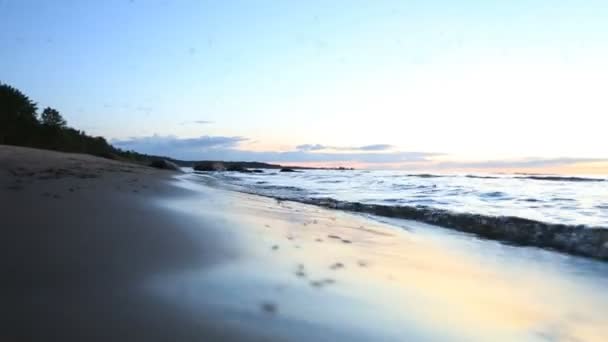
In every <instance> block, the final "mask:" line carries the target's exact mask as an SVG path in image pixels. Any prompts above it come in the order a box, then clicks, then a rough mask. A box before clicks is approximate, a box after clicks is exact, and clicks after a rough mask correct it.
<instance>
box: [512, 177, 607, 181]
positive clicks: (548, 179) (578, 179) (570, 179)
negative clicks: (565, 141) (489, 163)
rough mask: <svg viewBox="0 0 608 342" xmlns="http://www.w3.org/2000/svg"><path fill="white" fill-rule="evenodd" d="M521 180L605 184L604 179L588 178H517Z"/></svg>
mask: <svg viewBox="0 0 608 342" xmlns="http://www.w3.org/2000/svg"><path fill="white" fill-rule="evenodd" d="M515 178H519V179H533V180H543V181H555V182H604V181H606V179H604V178H587V177H561V176H525V177H521V176H520V177H515Z"/></svg>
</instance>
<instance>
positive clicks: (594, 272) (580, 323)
mask: <svg viewBox="0 0 608 342" xmlns="http://www.w3.org/2000/svg"><path fill="white" fill-rule="evenodd" d="M210 183H212V182H211V181H210V182H204V183H201V182H200V181H199V180H197V179H195V178H193V177H192V176H190V175H177V174H175V173H171V172H167V171H159V170H153V169H149V168H145V167H139V166H134V165H130V164H122V163H116V162H111V161H106V160H103V159H98V158H93V157H87V156H80V155H68V154H60V153H53V152H48V151H38V150H30V149H21V148H13V147H4V146H0V207H1V208H2V210H3V215H2V216H3V217H2V226H3V230H2V235H3V236H2V239H1V240H0V241H1V242H0V244H1V245H0V266H1V269H2V270H7V271H6V272H4V277H3V282H2V287H1V293H0V296H1V297H3V298H0V299H1V300H2V303H7V304H3V306H2V309H0V310H1V311H0V312H1V316H2V321H3V322H8V324H6V325H5V327H6V328H5V327H3V328H2V329H1V330H0V340H16V341H28V340H64V341H70V340H72V341H75V340H79V341H80V340H98V341H102V340H104V341H107V340H113V341H156V340H176V341H177V340H180V341H181V340H188V341H193V340H201V341H217V340H227V341H230V340H233V341H257V340H260V341H380V340H382V341H405V340H424V341H444V340H462V341H464V340H466V341H488V340H492V341H514V340H517V341H604V340H606V337H607V336H608V294H606V293H605V291H604V290H605V289H604V287H605V284H606V283H608V266H607V265H608V264H606V263H602V262H598V261H593V260H587V259H582V258H578V257H571V256H566V255H562V254H558V253H554V252H550V251H543V250H539V249H535V248H522V247H513V246H507V245H503V244H500V243H497V242H491V241H484V240H479V239H476V238H475V237H472V236H469V235H466V234H462V233H457V232H452V231H448V230H444V229H441V228H438V227H433V226H429V225H425V224H420V223H416V222H411V221H404V220H383V221H384V222H380V221H378V220H377V219H370V218H369V217H366V216H363V215H353V214H348V213H343V212H339V211H333V210H326V209H321V208H317V207H313V206H309V205H304V204H298V203H292V202H280V201H275V200H272V199H268V198H262V197H257V196H253V195H247V194H241V193H235V192H231V191H226V190H222V189H218V188H214V187H211V186H209V184H210Z"/></svg>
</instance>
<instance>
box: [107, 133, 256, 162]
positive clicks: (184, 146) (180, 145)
mask: <svg viewBox="0 0 608 342" xmlns="http://www.w3.org/2000/svg"><path fill="white" fill-rule="evenodd" d="M246 140H247V138H243V137H224V136H201V137H198V138H178V137H175V136H161V135H156V134H155V135H152V136H148V137H134V138H129V139H125V140H116V139H115V140H112V141H111V143H112V144H113V145H114V146H116V147H118V148H121V149H125V150H133V151H137V152H141V153H147V154H158V155H164V156H168V157H175V158H183V156H192V157H194V156H196V155H197V154H201V155H202V154H203V153H204V152H205V151H213V150H216V149H229V148H234V147H236V146H237V145H238V144H239V143H241V142H243V141H246Z"/></svg>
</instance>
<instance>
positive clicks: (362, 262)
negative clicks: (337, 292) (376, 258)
mask: <svg viewBox="0 0 608 342" xmlns="http://www.w3.org/2000/svg"><path fill="white" fill-rule="evenodd" d="M357 265H359V267H367V266H368V264H367V261H363V260H359V261H357Z"/></svg>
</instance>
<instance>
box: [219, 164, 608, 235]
mask: <svg viewBox="0 0 608 342" xmlns="http://www.w3.org/2000/svg"><path fill="white" fill-rule="evenodd" d="M214 177H217V178H220V179H221V180H222V181H224V182H227V183H230V184H233V185H238V186H241V187H244V188H245V189H246V190H247V191H249V192H253V193H259V194H263V195H268V196H274V197H284V198H321V197H329V198H333V199H336V200H340V201H351V202H360V203H365V204H383V205H390V206H394V205H401V206H425V207H431V208H439V209H446V210H450V211H453V212H457V213H475V214H481V215H489V216H515V217H521V218H527V219H532V220H536V221H540V222H546V223H562V224H568V225H585V226H590V227H600V228H608V178H606V177H597V176H594V177H582V176H577V177H563V176H550V175H504V174H475V175H473V174H465V175H453V174H410V173H407V172H403V171H369V170H354V171H333V170H305V171H302V172H295V173H280V172H277V171H276V170H265V171H264V173H252V174H245V173H234V172H227V173H215V174H214Z"/></svg>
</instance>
